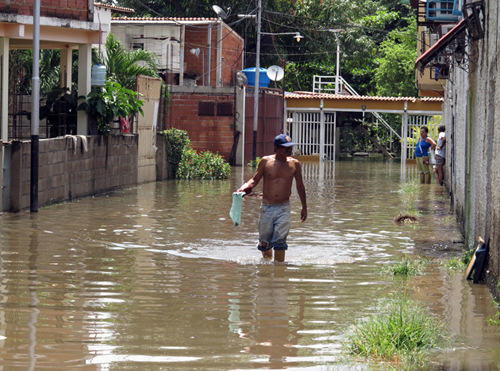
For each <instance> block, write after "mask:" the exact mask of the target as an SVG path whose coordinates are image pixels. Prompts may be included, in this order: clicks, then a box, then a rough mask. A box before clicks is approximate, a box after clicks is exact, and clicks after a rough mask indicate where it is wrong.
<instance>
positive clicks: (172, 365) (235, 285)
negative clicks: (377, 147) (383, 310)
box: [0, 161, 500, 371]
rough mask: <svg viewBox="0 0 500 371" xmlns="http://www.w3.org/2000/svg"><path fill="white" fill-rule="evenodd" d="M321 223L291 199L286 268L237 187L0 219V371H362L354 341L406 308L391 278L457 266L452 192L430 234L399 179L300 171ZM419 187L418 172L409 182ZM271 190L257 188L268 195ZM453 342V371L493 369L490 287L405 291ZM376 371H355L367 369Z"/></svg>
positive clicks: (392, 173) (444, 277) (375, 168)
mask: <svg viewBox="0 0 500 371" xmlns="http://www.w3.org/2000/svg"><path fill="white" fill-rule="evenodd" d="M303 171H304V181H305V183H306V188H307V193H308V206H309V217H308V220H307V221H306V222H305V223H300V201H299V199H298V196H297V195H296V194H295V193H294V194H293V195H292V199H291V202H292V212H293V214H292V228H291V232H290V235H289V241H288V242H289V245H290V246H289V251H288V252H287V264H285V265H276V266H275V265H274V264H270V263H268V262H263V261H262V259H261V254H260V253H259V252H258V251H257V249H256V247H255V246H256V241H257V238H258V235H257V220H258V210H259V205H260V202H261V200H260V199H259V198H258V197H248V198H245V200H244V206H243V211H244V215H243V219H242V224H241V226H239V227H235V226H234V225H232V223H231V220H230V218H229V216H228V213H229V209H230V205H231V193H232V192H233V191H234V190H235V189H237V188H238V187H239V186H240V185H241V179H242V177H244V178H245V179H248V178H249V177H251V175H252V169H250V168H245V169H244V174H243V173H242V171H241V169H239V168H235V169H234V172H233V174H232V176H231V179H230V180H229V181H226V182H197V181H169V182H163V183H151V184H145V185H141V186H140V187H138V188H137V189H129V190H124V191H120V192H115V193H112V194H108V195H104V196H101V197H93V198H87V199H83V200H77V201H74V202H73V203H71V204H63V205H58V206H54V207H50V208H43V209H41V210H40V211H39V213H38V215H35V216H32V215H31V214H28V213H19V214H8V213H4V214H3V215H2V216H1V217H0V250H1V251H0V365H1V366H2V367H3V368H4V369H12V370H17V369H18V370H26V369H43V368H49V367H50V368H51V369H53V370H54V371H56V370H67V369H72V368H77V367H78V368H84V369H86V370H114V369H116V370H137V369H155V370H156V369H172V370H176V369H178V370H183V369H189V370H236V369H248V368H254V369H290V370H327V369H329V368H330V369H354V367H353V366H352V365H349V364H344V363H342V360H341V357H340V354H341V349H342V340H343V336H344V333H345V331H346V329H347V328H348V327H349V325H350V324H351V323H352V321H354V320H355V319H357V318H361V317H366V316H370V315H371V314H372V313H373V312H374V311H375V305H374V304H375V303H376V301H377V299H379V298H382V297H386V296H389V295H394V294H397V293H398V290H399V287H398V284H395V281H394V280H393V278H391V277H384V276H380V274H379V273H378V271H379V267H380V266H381V265H383V264H386V263H388V262H390V261H392V260H394V259H395V258H397V257H400V256H401V255H402V254H404V253H408V254H425V255H428V256H446V255H450V256H451V255H453V254H456V253H457V252H458V251H460V248H461V245H460V243H457V242H459V241H460V235H459V230H458V226H457V225H456V222H455V221H454V220H453V218H451V215H452V214H451V210H450V206H449V204H450V202H449V198H448V196H447V194H446V192H445V191H444V189H443V187H437V186H434V185H430V186H429V185H423V186H422V188H421V189H422V191H423V192H422V194H421V196H420V197H419V201H418V203H417V208H418V209H419V211H420V223H419V224H418V225H416V226H408V225H406V226H405V225H396V224H394V223H393V222H392V219H393V217H394V216H396V215H397V214H398V213H399V212H401V211H402V210H403V209H402V208H404V202H403V199H402V196H401V194H400V193H399V189H400V188H401V186H402V184H403V183H402V182H401V179H400V175H401V174H400V165H399V164H395V163H391V162H379V163H377V162H371V161H341V162H337V163H336V164H335V163H323V164H312V163H304V164H303ZM409 173H411V169H410V170H409ZM258 191H259V189H257V192H258ZM408 290H410V291H411V292H413V296H414V297H415V298H416V299H418V300H421V301H423V302H425V303H428V305H429V307H430V308H431V310H432V311H433V312H434V313H436V314H438V315H440V316H442V318H444V319H445V320H446V321H447V323H448V325H449V327H450V329H451V330H452V331H453V332H454V333H455V334H457V335H458V336H457V338H456V339H457V340H456V341H455V342H454V343H453V347H452V348H451V349H450V350H445V351H442V352H440V353H439V354H437V355H436V361H437V362H439V364H442V365H444V366H443V369H445V370H459V369H477V370H489V369H494V368H495V365H498V364H499V361H498V357H499V354H500V351H499V350H498V347H497V344H498V339H499V336H498V334H497V331H496V329H495V328H494V327H492V326H487V325H486V319H487V318H489V316H490V315H493V314H494V313H495V311H494V308H493V307H492V306H491V304H490V296H489V294H488V292H487V290H486V288H485V287H484V286H483V285H470V284H469V283H468V282H466V281H464V280H463V279H462V277H461V275H456V276H452V275H449V274H448V273H447V271H446V270H444V269H440V268H439V265H438V264H435V265H432V266H431V268H430V269H429V272H428V274H427V275H425V276H422V277H416V278H414V279H412V280H411V281H409V283H408ZM364 366H365V365H357V366H356V368H357V369H363V368H364Z"/></svg>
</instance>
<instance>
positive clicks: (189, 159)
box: [163, 128, 231, 180]
mask: <svg viewBox="0 0 500 371" xmlns="http://www.w3.org/2000/svg"><path fill="white" fill-rule="evenodd" d="M163 133H164V135H165V138H166V146H167V156H168V162H170V163H171V164H172V166H173V168H174V169H173V170H174V174H175V176H176V177H177V178H179V179H204V180H213V179H227V178H228V177H229V174H230V173H231V166H230V165H229V164H228V163H227V162H226V161H225V160H224V158H222V156H220V155H219V154H215V153H212V152H210V151H204V152H201V153H198V152H196V151H195V150H194V149H193V148H192V147H191V141H190V140H189V137H188V134H187V132H186V131H184V130H179V129H176V128H172V129H168V130H165V131H164V132H163Z"/></svg>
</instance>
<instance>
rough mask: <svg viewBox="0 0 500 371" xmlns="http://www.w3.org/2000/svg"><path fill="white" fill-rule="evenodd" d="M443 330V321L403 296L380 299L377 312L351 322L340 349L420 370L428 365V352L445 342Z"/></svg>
mask: <svg viewBox="0 0 500 371" xmlns="http://www.w3.org/2000/svg"><path fill="white" fill-rule="evenodd" d="M445 334H446V332H445V324H444V322H442V321H440V320H439V319H438V318H436V317H435V316H433V315H432V314H431V313H430V312H429V310H428V309H427V308H425V307H424V306H422V305H421V304H419V303H417V302H415V301H412V300H411V299H410V298H408V297H407V296H403V297H400V298H398V299H395V300H383V301H381V302H380V303H379V305H378V308H377V314H375V315H370V316H369V317H368V318H366V319H363V320H359V321H357V322H356V323H355V324H354V325H353V326H351V328H350V329H349V331H348V333H347V340H346V342H345V344H344V350H345V351H346V352H347V353H348V354H350V355H355V356H361V357H364V358H366V359H369V360H372V361H385V362H391V363H394V364H396V365H399V366H403V368H405V369H408V370H423V369H426V368H427V367H428V365H429V363H428V358H427V356H428V355H429V352H430V351H432V350H433V349H436V348H438V347H440V346H443V345H445V344H446V337H445Z"/></svg>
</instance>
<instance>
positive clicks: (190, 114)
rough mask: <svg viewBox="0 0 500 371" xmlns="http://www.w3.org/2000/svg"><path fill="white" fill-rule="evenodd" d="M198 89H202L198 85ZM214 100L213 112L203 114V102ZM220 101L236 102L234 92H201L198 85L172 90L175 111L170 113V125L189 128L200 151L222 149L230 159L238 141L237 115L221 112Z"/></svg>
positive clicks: (215, 151) (172, 105) (172, 110)
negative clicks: (200, 107)
mask: <svg viewBox="0 0 500 371" xmlns="http://www.w3.org/2000/svg"><path fill="white" fill-rule="evenodd" d="M197 90H198V89H197ZM200 102H201V103H203V102H214V103H215V105H214V115H213V116H199V115H198V113H199V111H198V107H199V103H200ZM218 103H233V112H234V108H235V95H234V92H231V93H230V94H222V93H221V94H214V93H211V94H210V93H207V94H203V93H197V92H194V89H193V90H191V91H188V89H185V92H175V91H174V92H172V104H171V113H170V114H169V115H167V116H168V117H167V124H166V127H167V128H169V127H175V128H177V129H180V130H186V131H187V132H188V135H189V139H190V140H191V145H192V147H193V148H194V149H195V150H197V151H206V150H208V151H211V152H214V153H219V154H220V155H221V156H223V157H224V158H225V159H226V161H229V157H230V155H231V149H232V147H233V141H234V128H233V125H232V123H233V122H234V116H217V104H218Z"/></svg>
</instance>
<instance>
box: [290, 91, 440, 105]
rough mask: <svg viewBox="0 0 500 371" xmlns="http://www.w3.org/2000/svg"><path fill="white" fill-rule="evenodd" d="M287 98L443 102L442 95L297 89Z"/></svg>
mask: <svg viewBox="0 0 500 371" xmlns="http://www.w3.org/2000/svg"><path fill="white" fill-rule="evenodd" d="M286 98H287V99H331V100H363V101H382V102H405V101H408V102H412V103H415V102H417V101H421V102H443V98H441V97H421V98H415V97H374V96H370V95H345V94H325V93H312V92H306V91H296V92H293V93H287V94H286Z"/></svg>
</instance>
